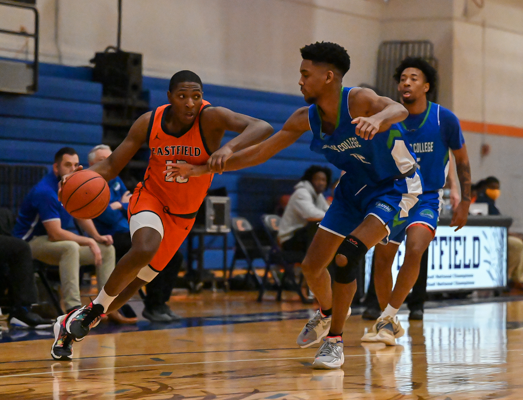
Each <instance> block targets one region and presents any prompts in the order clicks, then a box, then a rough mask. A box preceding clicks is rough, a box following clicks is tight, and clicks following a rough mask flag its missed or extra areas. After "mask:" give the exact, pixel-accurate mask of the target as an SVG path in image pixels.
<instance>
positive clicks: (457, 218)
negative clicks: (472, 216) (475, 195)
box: [450, 201, 470, 232]
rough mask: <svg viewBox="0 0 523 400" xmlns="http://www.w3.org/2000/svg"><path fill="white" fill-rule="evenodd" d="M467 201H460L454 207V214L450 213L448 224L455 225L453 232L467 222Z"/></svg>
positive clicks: (468, 204)
mask: <svg viewBox="0 0 523 400" xmlns="http://www.w3.org/2000/svg"><path fill="white" fill-rule="evenodd" d="M469 206H470V203H469V202H463V201H462V202H460V203H459V204H458V206H457V207H456V209H455V210H454V214H453V215H452V220H451V221H450V226H457V228H456V229H454V232H456V231H459V230H460V229H461V228H463V227H464V226H465V224H466V223H467V219H468V216H469Z"/></svg>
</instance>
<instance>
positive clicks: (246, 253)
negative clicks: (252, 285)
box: [229, 217, 271, 289]
mask: <svg viewBox="0 0 523 400" xmlns="http://www.w3.org/2000/svg"><path fill="white" fill-rule="evenodd" d="M231 228H232V233H233V235H234V239H235V240H236V246H235V250H234V256H233V258H232V263H231V266H230V268H229V280H230V279H232V272H233V270H234V266H235V265H236V261H237V260H245V261H246V262H247V274H246V275H245V282H247V279H249V275H251V276H252V277H253V278H254V280H255V282H256V286H257V287H258V288H259V289H260V288H261V287H262V282H261V278H260V277H259V276H258V275H257V274H256V272H255V270H254V266H253V263H252V262H253V260H255V259H257V258H261V259H262V260H263V261H264V263H265V264H266V265H267V263H268V257H269V253H270V251H271V246H262V244H261V243H260V241H259V240H258V237H257V236H256V233H254V230H253V228H252V225H251V224H250V222H249V221H247V219H245V218H243V217H234V218H233V219H232V226H231Z"/></svg>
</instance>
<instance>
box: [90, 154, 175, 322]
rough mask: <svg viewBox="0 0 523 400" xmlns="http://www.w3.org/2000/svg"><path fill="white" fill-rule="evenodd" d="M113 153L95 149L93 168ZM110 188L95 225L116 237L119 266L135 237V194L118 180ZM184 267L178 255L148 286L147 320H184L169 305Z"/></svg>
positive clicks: (114, 180)
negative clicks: (131, 213) (131, 215)
mask: <svg viewBox="0 0 523 400" xmlns="http://www.w3.org/2000/svg"><path fill="white" fill-rule="evenodd" d="M111 153H112V151H111V148H110V147H109V146H107V145H105V144H100V145H98V146H95V147H94V148H93V149H92V150H91V151H90V152H89V155H88V160H89V166H92V165H94V164H96V163H97V162H100V161H102V160H105V159H106V158H107V157H109V156H110V155H111ZM108 184H109V189H110V190H111V200H110V202H109V207H107V209H106V210H105V211H104V212H103V213H102V214H101V215H100V216H99V217H97V218H95V219H94V220H93V222H94V224H95V226H96V228H97V229H98V232H100V233H101V234H104V235H111V236H112V237H113V241H114V248H115V251H116V262H118V260H120V258H122V257H123V256H124V255H125V254H126V253H127V252H128V251H129V249H130V248H131V235H130V233H129V222H127V206H128V205H129V199H130V198H131V194H130V193H129V191H128V190H127V188H126V187H125V184H124V183H123V181H122V180H121V179H120V177H118V176H117V177H116V178H114V179H113V180H111V181H109V182H108ZM182 263H183V256H182V254H181V252H179V251H178V252H176V254H175V255H174V257H173V258H172V260H171V261H170V262H169V264H167V266H166V267H165V268H164V270H163V271H162V272H160V273H159V274H158V276H157V277H156V278H154V279H153V280H152V281H151V282H149V283H148V284H147V285H146V291H147V294H146V296H145V299H144V303H145V308H144V310H143V313H142V315H143V316H144V317H145V318H147V319H149V320H151V321H154V322H172V321H176V320H179V319H180V317H179V316H178V315H176V314H175V313H174V312H173V311H172V310H171V309H170V308H169V306H168V305H167V304H166V303H167V302H168V301H169V298H170V297H171V292H172V289H173V287H174V284H175V281H176V279H177V277H178V272H179V271H180V267H181V265H182ZM112 314H116V313H112ZM112 314H109V315H112Z"/></svg>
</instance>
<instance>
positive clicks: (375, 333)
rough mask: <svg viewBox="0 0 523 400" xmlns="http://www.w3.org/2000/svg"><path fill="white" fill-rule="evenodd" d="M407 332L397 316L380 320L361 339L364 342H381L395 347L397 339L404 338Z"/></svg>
mask: <svg viewBox="0 0 523 400" xmlns="http://www.w3.org/2000/svg"><path fill="white" fill-rule="evenodd" d="M404 334H405V330H404V329H403V327H402V326H401V323H400V321H399V320H398V317H397V316H394V317H391V316H386V317H384V318H378V319H377V321H376V323H375V324H374V326H373V327H372V329H371V330H370V331H369V332H367V333H366V334H365V335H363V337H362V338H361V341H362V342H381V343H385V344H386V345H388V346H395V345H396V339H397V338H400V337H402V336H403V335H404Z"/></svg>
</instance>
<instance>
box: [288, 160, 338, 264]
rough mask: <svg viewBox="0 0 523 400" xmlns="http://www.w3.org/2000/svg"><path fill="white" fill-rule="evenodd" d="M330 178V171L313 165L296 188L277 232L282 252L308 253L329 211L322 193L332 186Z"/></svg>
mask: <svg viewBox="0 0 523 400" xmlns="http://www.w3.org/2000/svg"><path fill="white" fill-rule="evenodd" d="M331 175H332V173H331V170H330V169H329V168H326V167H321V166H318V165H313V166H311V167H309V168H308V169H307V170H306V171H305V173H304V174H303V176H302V178H301V179H300V182H298V184H297V185H296V186H295V187H294V189H295V190H294V193H293V194H292V196H291V198H290V199H289V203H288V204H287V207H286V208H285V211H284V212H283V216H282V219H281V222H280V229H279V232H278V240H279V242H280V244H281V246H282V248H283V250H286V251H297V252H303V253H304V254H305V253H306V251H307V249H308V247H309V245H310V243H311V241H312V238H313V236H314V233H315V232H316V230H317V229H318V224H317V223H318V222H319V221H321V220H322V219H323V217H324V216H325V212H326V211H327V209H328V208H329V204H328V203H327V200H325V197H324V196H323V192H324V191H325V190H326V189H327V187H328V186H329V184H330V181H331Z"/></svg>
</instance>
